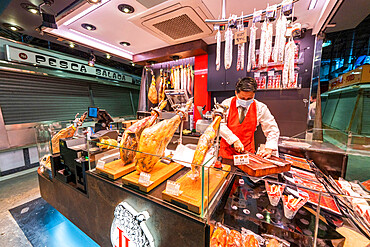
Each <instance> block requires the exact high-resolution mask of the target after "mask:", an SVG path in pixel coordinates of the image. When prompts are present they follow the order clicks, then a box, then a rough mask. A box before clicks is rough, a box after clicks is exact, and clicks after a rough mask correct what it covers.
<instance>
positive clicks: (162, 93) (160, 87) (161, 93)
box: [158, 69, 166, 102]
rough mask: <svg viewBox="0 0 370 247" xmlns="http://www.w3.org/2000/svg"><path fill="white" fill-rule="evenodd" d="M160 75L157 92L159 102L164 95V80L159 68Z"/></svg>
mask: <svg viewBox="0 0 370 247" xmlns="http://www.w3.org/2000/svg"><path fill="white" fill-rule="evenodd" d="M159 73H160V77H161V82H160V84H159V93H158V101H159V102H161V101H163V100H164V98H165V97H166V95H165V93H164V91H165V90H166V80H165V77H164V76H163V70H162V69H161V70H160V72H159Z"/></svg>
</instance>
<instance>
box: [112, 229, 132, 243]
mask: <svg viewBox="0 0 370 247" xmlns="http://www.w3.org/2000/svg"><path fill="white" fill-rule="evenodd" d="M117 229H118V232H119V235H118V236H119V240H118V246H117V245H115V247H128V242H130V239H128V238H127V237H126V236H125V235H124V234H123V231H122V230H121V229H120V228H119V227H117Z"/></svg>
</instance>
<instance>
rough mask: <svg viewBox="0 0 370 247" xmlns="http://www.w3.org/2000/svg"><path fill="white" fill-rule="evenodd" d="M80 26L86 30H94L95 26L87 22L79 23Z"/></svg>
mask: <svg viewBox="0 0 370 247" xmlns="http://www.w3.org/2000/svg"><path fill="white" fill-rule="evenodd" d="M81 27H83V28H85V29H86V30H89V31H94V30H96V27H95V26H94V25H91V24H88V23H83V24H81Z"/></svg>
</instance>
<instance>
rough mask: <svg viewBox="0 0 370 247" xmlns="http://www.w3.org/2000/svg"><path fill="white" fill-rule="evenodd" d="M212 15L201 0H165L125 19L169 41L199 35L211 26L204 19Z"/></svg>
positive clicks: (192, 38)
mask: <svg viewBox="0 0 370 247" xmlns="http://www.w3.org/2000/svg"><path fill="white" fill-rule="evenodd" d="M212 18H213V16H212V14H211V13H210V12H209V10H208V9H207V7H206V6H205V5H204V3H203V2H202V1H201V0H181V1H178V0H177V1H174V0H173V1H171V0H170V1H166V2H164V3H162V4H159V5H157V6H155V7H153V8H150V9H148V10H147V11H144V12H143V13H140V14H139V15H136V16H133V17H131V18H130V19H129V21H131V22H132V23H134V24H136V25H137V26H139V27H141V28H144V29H145V30H147V31H149V32H150V33H152V34H153V35H155V36H157V37H158V38H161V39H162V40H164V41H166V42H167V43H169V44H178V43H183V42H188V41H192V40H196V39H201V38H204V37H207V36H209V35H210V34H212V32H213V29H212V27H211V26H210V25H209V24H206V23H205V22H204V20H205V19H212Z"/></svg>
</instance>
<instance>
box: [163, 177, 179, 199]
mask: <svg viewBox="0 0 370 247" xmlns="http://www.w3.org/2000/svg"><path fill="white" fill-rule="evenodd" d="M166 193H167V194H170V195H174V196H179V195H180V194H181V191H180V184H179V183H176V182H174V181H170V180H167V185H166Z"/></svg>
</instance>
